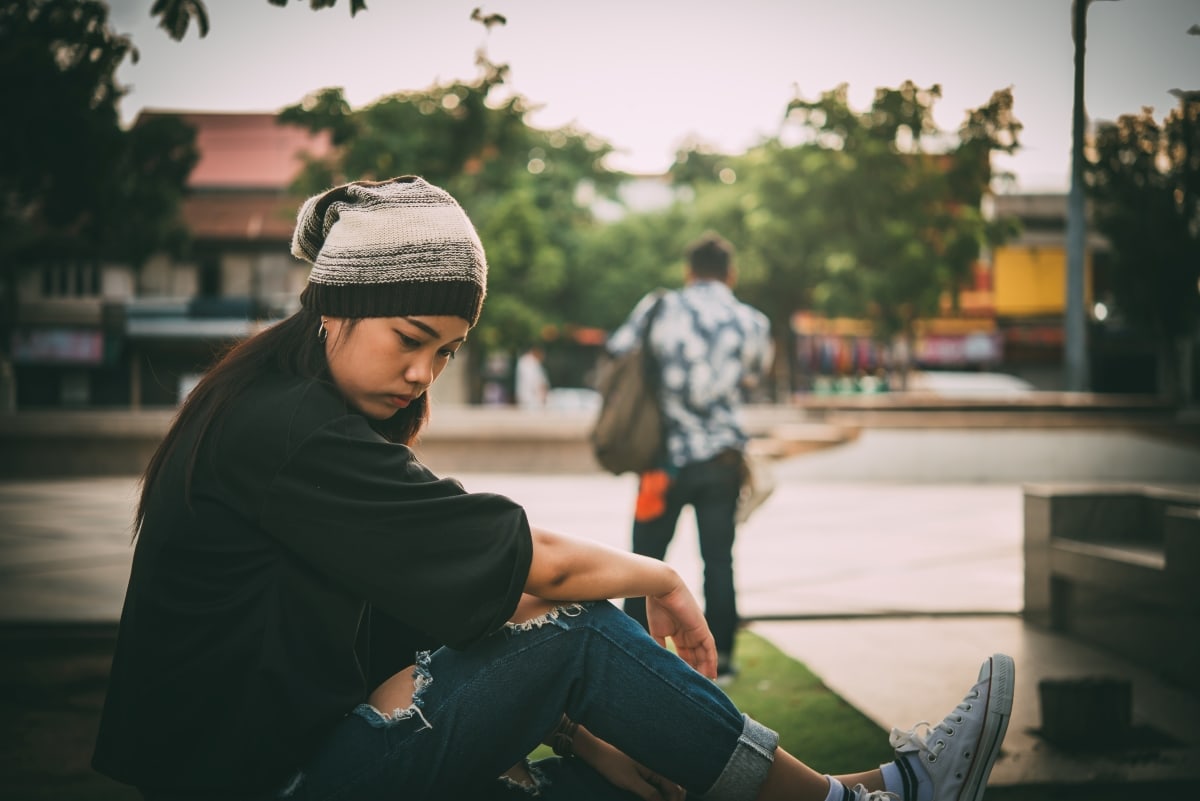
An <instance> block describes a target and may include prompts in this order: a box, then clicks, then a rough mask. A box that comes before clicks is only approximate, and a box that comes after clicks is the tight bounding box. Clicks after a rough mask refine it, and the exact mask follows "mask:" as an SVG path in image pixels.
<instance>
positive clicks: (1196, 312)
mask: <svg viewBox="0 0 1200 801" xmlns="http://www.w3.org/2000/svg"><path fill="white" fill-rule="evenodd" d="M1093 151H1094V157H1093V158H1092V159H1090V160H1089V163H1088V165H1087V167H1088V169H1087V172H1086V180H1087V188H1088V194H1089V195H1090V197H1091V199H1092V201H1093V204H1094V221H1095V226H1096V229H1097V230H1098V231H1099V232H1100V233H1102V234H1104V236H1105V237H1106V238H1107V239H1108V241H1109V244H1110V246H1111V255H1112V267H1113V276H1112V278H1113V293H1114V301H1115V306H1116V308H1115V309H1114V310H1113V311H1114V313H1115V314H1117V315H1119V316H1121V317H1123V318H1125V320H1126V321H1127V322H1129V323H1130V324H1132V325H1133V326H1134V327H1135V328H1137V329H1138V330H1141V331H1143V332H1145V333H1147V334H1148V335H1149V337H1150V338H1151V340H1152V341H1153V342H1154V343H1155V346H1156V348H1157V350H1158V354H1159V356H1158V366H1159V370H1158V374H1159V392H1160V394H1161V395H1163V396H1164V397H1166V398H1168V399H1171V400H1173V401H1179V400H1187V398H1188V397H1189V395H1190V391H1191V388H1190V387H1187V386H1184V383H1185V381H1184V380H1183V378H1184V376H1186V375H1187V365H1188V364H1189V362H1190V360H1191V358H1192V356H1191V349H1192V344H1191V343H1192V340H1193V338H1194V337H1195V336H1196V327H1197V322H1198V321H1200V292H1198V291H1197V287H1198V282H1200V210H1198V203H1200V102H1197V101H1194V100H1193V101H1191V102H1189V100H1188V98H1187V97H1186V96H1185V97H1182V98H1181V100H1180V105H1179V106H1178V107H1177V108H1175V109H1173V110H1172V111H1171V112H1170V113H1169V114H1168V115H1167V117H1166V118H1165V119H1164V120H1163V122H1162V123H1161V124H1160V123H1159V122H1157V121H1156V120H1155V119H1154V115H1153V110H1152V109H1149V108H1145V109H1142V111H1141V113H1139V114H1126V115H1123V116H1121V117H1119V118H1118V119H1117V120H1116V122H1112V123H1105V124H1102V125H1099V126H1097V130H1096V134H1095V142H1094V147H1093Z"/></svg>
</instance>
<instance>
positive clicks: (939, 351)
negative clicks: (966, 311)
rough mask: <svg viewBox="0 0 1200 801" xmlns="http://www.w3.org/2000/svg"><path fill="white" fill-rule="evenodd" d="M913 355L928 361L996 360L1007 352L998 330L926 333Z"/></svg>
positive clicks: (921, 361)
mask: <svg viewBox="0 0 1200 801" xmlns="http://www.w3.org/2000/svg"><path fill="white" fill-rule="evenodd" d="M914 355H915V357H916V361H917V362H918V363H920V364H926V365H964V364H994V363H996V362H999V361H1000V360H1001V357H1002V356H1003V355H1004V341H1003V338H1002V337H1001V336H1000V334H998V333H975V334H967V335H966V336H959V337H954V336H945V337H938V336H926V337H920V338H918V339H917V343H916V352H915V354H914Z"/></svg>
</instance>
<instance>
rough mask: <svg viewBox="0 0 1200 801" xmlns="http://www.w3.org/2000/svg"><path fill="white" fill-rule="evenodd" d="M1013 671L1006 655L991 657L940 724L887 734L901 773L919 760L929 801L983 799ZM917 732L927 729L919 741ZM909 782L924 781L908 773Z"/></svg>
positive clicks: (1002, 731) (1007, 709) (1001, 733)
mask: <svg viewBox="0 0 1200 801" xmlns="http://www.w3.org/2000/svg"><path fill="white" fill-rule="evenodd" d="M1015 670H1016V669H1015V667H1014V665H1013V660H1012V657H1011V656H1007V655H1006V654H994V655H993V656H991V657H989V658H988V659H987V661H985V662H984V663H983V666H982V667H981V668H980V669H979V681H978V682H977V683H976V684H975V686H974V687H972V688H971V692H969V693H967V697H966V698H964V699H963V701H962V703H961V704H959V705H958V706H957V707H955V709H954V711H952V712H951V713H950V714H949V715H947V716H946V717H945V719H944V720H943V721H942V722H941V723H939V724H938V725H936V726H934V727H933V728H929V724H928V723H924V722H923V723H918V724H917V725H916V726H915V727H913V728H912V729H910V730H908V731H900V730H899V729H892V736H891V738H890V742H891V744H892V747H893V748H895V749H896V763H897V764H898V765H900V769H901V772H903V773H906V774H907V773H908V771H910V770H911V765H912V763H911V762H909V760H910V759H912V760H917V759H919V760H920V764H921V765H922V766H923V767H924V768H925V772H926V773H927V774H928V780H931V781H932V783H933V796H932V798H933V801H979V799H980V798H982V797H983V788H984V787H985V786H986V785H987V780H988V774H990V773H991V772H992V765H994V764H995V763H996V757H997V755H999V753H1000V744H1001V743H1002V742H1004V734H1005V732H1006V731H1008V719H1009V717H1010V716H1011V715H1012V698H1013V680H1014V678H1015ZM921 727H925V729H926V730H927V731H926V733H925V734H924V735H923V736H921V735H918V734H917V729H919V728H921ZM909 778H916V779H917V781H916V782H914V784H919V783H920V782H921V781H922V780H926V777H924V776H919V777H912V776H911V774H909V775H907V776H906V781H905V784H906V785H907V784H909V782H908V779H909ZM914 789H915V788H914ZM911 797H913V798H916V797H917V796H916V795H915V794H913V795H911ZM921 797H924V794H923V793H922V794H921Z"/></svg>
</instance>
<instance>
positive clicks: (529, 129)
mask: <svg viewBox="0 0 1200 801" xmlns="http://www.w3.org/2000/svg"><path fill="white" fill-rule="evenodd" d="M480 21H481V22H484V24H486V21H485V20H480ZM493 24H495V23H494V22H493ZM479 66H480V75H479V77H478V78H477V79H476V80H474V81H456V82H453V83H449V84H443V85H437V86H433V87H431V88H429V89H425V90H421V91H410V92H400V93H397V94H393V95H389V96H386V97H383V98H381V99H379V100H377V101H375V102H374V103H372V104H370V105H368V106H365V107H363V108H361V109H353V108H351V107H350V104H349V103H348V102H346V99H345V96H344V94H343V92H342V90H341V89H337V88H326V89H322V90H320V91H318V92H315V93H313V94H311V95H309V96H308V97H306V98H304V99H303V100H302V101H301V102H300V103H298V104H296V105H293V106H290V107H288V108H286V109H284V110H283V112H281V114H280V120H281V121H282V122H287V123H291V124H296V125H300V126H303V127H305V128H307V129H309V130H311V131H328V132H329V133H330V135H331V136H332V138H333V141H334V143H335V144H336V145H337V148H336V151H335V153H334V155H333V156H332V157H329V158H326V159H323V160H310V161H309V162H308V163H307V165H306V167H305V169H304V171H303V172H302V174H301V175H300V177H299V178H298V180H297V182H296V186H295V188H296V191H297V193H298V194H301V195H303V194H311V193H314V192H318V191H321V190H322V189H324V188H325V187H328V186H332V185H335V184H337V183H340V182H343V181H347V180H362V179H377V180H378V179H386V178H389V177H393V176H397V175H405V174H413V175H421V176H422V177H424V178H425V179H426V180H428V181H430V182H431V183H434V184H437V185H439V186H442V187H444V188H446V189H447V191H449V192H450V193H451V194H453V195H454V196H455V197H456V198H458V200H459V201H460V202H461V203H462V204H463V206H464V208H466V210H467V212H468V214H469V215H470V216H471V218H472V220H473V221H474V222H475V225H476V227H477V229H478V230H479V233H480V238H481V239H482V240H483V243H484V247H485V249H486V250H487V253H488V263H489V281H488V284H489V288H488V294H489V298H488V311H487V314H486V315H484V318H483V320H482V322H481V324H480V327H479V329H478V330H477V331H476V333H475V334H474V335H473V337H472V341H473V342H482V343H483V344H485V345H486V346H490V347H504V348H510V347H518V346H520V345H521V344H522V343H528V342H532V341H534V340H536V339H537V338H538V337H539V336H540V334H541V331H542V330H543V329H544V328H545V327H547V326H553V325H559V324H562V323H564V322H566V321H567V320H569V319H571V318H570V315H571V314H573V313H576V312H578V311H579V307H580V305H581V304H582V303H584V302H585V301H584V300H583V293H582V292H580V291H579V290H578V288H576V287H574V286H572V282H573V281H575V280H577V279H578V278H579V277H580V276H579V273H578V271H577V270H572V269H571V268H570V265H571V263H572V262H573V261H574V259H573V256H572V254H573V253H574V252H575V251H576V250H577V247H578V245H577V238H578V236H579V234H580V231H581V230H583V229H584V228H586V227H587V226H588V225H590V224H591V223H592V213H591V210H590V204H589V199H590V198H591V197H599V196H604V195H611V194H612V192H613V191H615V188H616V186H617V184H618V182H619V180H620V177H621V176H620V174H619V173H615V172H612V171H610V170H609V169H607V167H605V165H604V159H605V156H606V155H607V154H608V153H609V152H611V150H612V148H611V146H610V145H609V144H608V143H607V142H604V141H603V140H601V139H599V138H597V137H595V136H592V135H590V134H587V133H585V132H581V131H578V130H575V129H573V128H560V129H554V130H542V129H538V128H535V127H533V126H531V125H529V123H528V122H527V119H526V117H527V114H528V113H529V111H530V106H529V103H528V102H527V101H526V100H525V99H524V98H523V97H521V96H520V95H512V96H508V97H499V95H500V90H501V88H502V86H503V84H504V81H505V78H506V76H507V72H508V68H507V67H506V66H504V65H497V64H493V63H491V62H490V61H488V60H487V59H486V57H484V56H482V55H481V56H480V58H479Z"/></svg>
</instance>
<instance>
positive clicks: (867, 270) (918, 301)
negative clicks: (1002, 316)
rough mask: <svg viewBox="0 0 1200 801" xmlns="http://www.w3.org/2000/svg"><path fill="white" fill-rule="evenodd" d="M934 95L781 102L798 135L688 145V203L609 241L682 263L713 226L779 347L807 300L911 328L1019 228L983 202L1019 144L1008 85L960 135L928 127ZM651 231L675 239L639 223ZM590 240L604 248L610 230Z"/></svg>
mask: <svg viewBox="0 0 1200 801" xmlns="http://www.w3.org/2000/svg"><path fill="white" fill-rule="evenodd" d="M940 94H941V91H940V89H939V88H938V87H937V86H933V87H929V88H926V89H922V88H919V87H917V86H916V85H914V84H912V83H905V84H903V85H901V86H900V87H898V88H881V89H878V90H877V91H876V93H875V98H874V102H873V103H872V104H871V106H870V108H868V109H866V110H865V111H862V112H859V111H856V110H854V109H852V108H851V107H850V105H849V102H848V91H847V87H846V86H844V85H843V86H838V87H836V88H834V89H833V90H831V91H829V92H825V93H824V94H822V95H821V96H820V97H819V98H818V99H817V100H815V101H806V100H802V99H799V98H797V99H796V100H794V101H793V102H792V103H791V104H789V106H788V108H787V111H786V115H787V124H788V125H789V126H793V127H794V130H793V131H791V133H793V134H795V135H796V136H795V139H796V140H798V144H790V145H785V144H784V143H783V142H782V141H781V140H780V139H772V140H768V141H766V142H764V143H763V144H761V145H760V146H758V147H755V148H753V149H751V150H750V151H748V152H746V153H744V154H741V155H737V156H733V155H726V154H721V153H717V152H715V151H714V150H712V149H711V148H708V147H706V146H704V145H703V144H701V143H689V144H688V145H686V146H685V147H684V148H682V149H681V150H680V152H679V154H678V155H677V158H676V161H675V165H674V166H673V167H672V169H671V173H670V177H671V180H672V182H673V183H674V184H676V185H677V186H683V187H686V188H688V189H690V190H691V191H692V192H693V193H694V194H693V198H692V199H691V200H689V201H686V205H685V207H680V208H677V209H675V210H673V211H671V212H670V213H667V214H659V215H650V216H648V217H646V218H645V219H643V220H641V221H640V222H634V221H623V222H622V224H621V225H620V226H619V227H617V228H616V234H615V236H617V237H618V240H617V241H622V240H624V239H626V238H628V237H630V236H631V234H632V233H634V232H638V233H639V234H640V236H639V238H638V240H637V241H638V242H640V243H641V244H642V245H643V246H645V247H646V249H647V250H649V249H650V248H653V247H657V248H658V249H659V250H658V252H657V253H656V254H654V257H653V258H657V259H659V260H661V261H663V262H665V263H669V264H677V263H678V260H679V254H680V253H681V252H682V247H683V244H684V243H685V242H686V241H687V238H689V237H692V236H695V235H697V234H699V233H700V232H701V231H703V230H705V229H714V230H716V231H718V232H720V233H721V234H722V235H724V236H725V237H727V238H728V239H730V240H731V241H732V242H733V243H734V244H735V245H736V247H737V249H738V265H739V293H740V294H741V295H742V296H743V297H744V298H745V299H747V300H748V301H749V302H751V303H753V304H754V305H756V306H758V307H759V308H761V309H762V310H763V311H764V312H766V313H767V315H768V316H769V317H770V318H771V320H772V328H773V330H774V333H775V336H776V337H777V340H778V342H777V344H778V347H779V349H780V352H781V353H786V352H788V349H790V347H791V342H790V330H791V329H790V325H789V322H790V319H791V315H792V314H793V313H794V312H795V311H797V310H802V309H809V310H815V311H819V312H822V313H825V314H828V315H831V316H853V317H860V318H866V319H870V320H871V321H872V323H873V325H874V330H875V334H876V336H877V338H878V339H880V340H881V341H889V340H891V339H892V338H893V337H894V336H896V335H911V332H912V328H913V325H914V323H915V321H916V320H918V319H920V318H924V317H931V316H936V315H938V314H939V313H941V311H942V302H943V299H944V298H945V297H946V296H947V294H949V295H950V296H951V297H954V296H955V294H956V292H957V290H958V289H959V288H961V287H962V286H963V284H964V283H965V281H966V279H967V278H968V277H969V276H970V275H971V270H972V267H973V265H974V264H975V262H976V261H977V259H978V258H979V255H980V252H981V249H982V248H983V247H984V246H994V245H996V244H997V243H999V242H1001V241H1003V240H1004V239H1005V238H1006V237H1007V236H1009V235H1011V234H1012V233H1014V230H1015V227H1014V223H1013V222H1012V221H1008V220H988V219H985V218H984V216H983V214H982V211H981V200H982V198H983V196H984V194H985V193H986V192H987V191H988V189H989V185H990V184H991V182H992V180H993V178H994V177H996V176H994V175H993V173H992V169H991V154H992V153H993V152H994V151H997V150H1000V151H1005V152H1011V151H1012V150H1014V149H1015V148H1016V147H1017V146H1018V135H1019V132H1020V129H1021V125H1020V122H1019V121H1017V119H1016V118H1015V116H1014V115H1013V99H1012V94H1011V92H1010V91H1008V90H1004V91H999V92H996V93H995V94H994V95H993V96H992V97H991V99H990V100H989V102H988V103H986V104H985V105H983V106H981V107H979V108H977V109H973V110H970V111H968V113H967V114H966V118H965V120H964V122H963V124H962V125H961V126H960V128H959V129H958V131H957V132H956V134H955V135H948V134H946V133H944V132H942V131H940V130H939V129H938V128H937V126H936V125H935V124H934V121H933V113H932V112H933V104H934V102H935V101H936V100H937V98H938V97H940ZM653 226H671V227H672V230H673V231H674V232H675V234H677V235H675V236H668V235H666V233H665V232H663V233H660V234H658V235H653V234H651V233H649V232H647V231H643V230H642V228H643V227H653ZM681 235H682V236H681ZM597 239H598V240H599V241H600V242H601V244H600V245H598V246H597V247H601V248H603V247H608V248H610V249H611V248H612V245H611V244H609V243H608V242H607V239H608V235H607V234H605V235H601V236H599V237H597ZM681 240H682V241H681ZM668 247H669V250H664V248H668ZM633 258H635V259H637V260H639V261H640V260H643V259H644V256H642V255H641V254H639V255H638V256H635V257H633ZM641 269H643V270H646V273H647V275H653V274H654V273H653V272H652V271H651V270H650V268H648V267H644V268H641ZM658 275H659V276H661V273H659V274H658ZM643 291H644V289H643Z"/></svg>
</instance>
